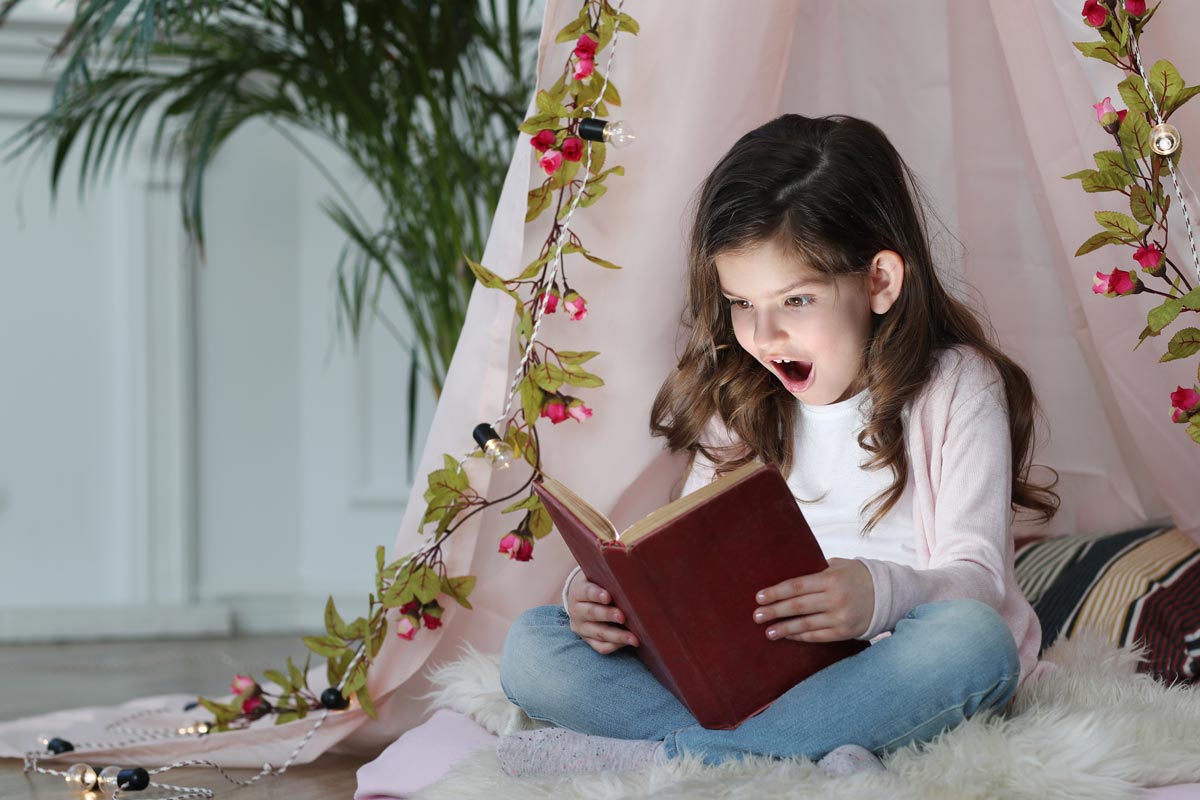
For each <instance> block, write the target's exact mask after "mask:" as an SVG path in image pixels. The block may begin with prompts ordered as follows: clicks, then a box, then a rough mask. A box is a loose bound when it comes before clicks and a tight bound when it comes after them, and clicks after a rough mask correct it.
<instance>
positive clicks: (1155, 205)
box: [1064, 0, 1200, 444]
mask: <svg viewBox="0 0 1200 800" xmlns="http://www.w3.org/2000/svg"><path fill="white" fill-rule="evenodd" d="M1161 5H1162V3H1161V2H1160V3H1159V4H1158V5H1155V6H1154V8H1152V9H1150V10H1149V11H1147V10H1146V0H1124V2H1123V3H1118V2H1117V1H1116V0H1087V2H1085V3H1084V5H1083V12H1082V14H1083V18H1084V21H1085V22H1086V23H1087V24H1088V25H1089V26H1090V27H1092V28H1095V29H1096V31H1097V32H1098V33H1099V34H1100V37H1101V41H1099V42H1075V43H1074V44H1075V47H1076V48H1078V49H1079V51H1080V52H1082V53H1083V54H1084V55H1085V56H1087V57H1088V58H1096V59H1099V60H1101V61H1103V62H1105V63H1107V64H1112V65H1113V66H1116V67H1119V68H1120V69H1121V70H1123V71H1124V72H1125V73H1126V76H1125V78H1124V80H1122V81H1121V82H1120V83H1119V84H1117V91H1118V92H1119V94H1120V95H1121V99H1122V100H1123V101H1124V102H1125V105H1126V108H1124V109H1120V110H1118V109H1116V108H1115V107H1114V106H1113V104H1112V98H1111V97H1105V98H1104V99H1103V100H1101V101H1100V102H1098V103H1095V104H1094V105H1093V106H1092V108H1093V109H1095V111H1096V120H1097V122H1098V123H1099V124H1100V125H1101V126H1102V127H1103V128H1104V130H1105V132H1107V133H1108V134H1110V135H1111V136H1112V137H1113V139H1114V140H1115V141H1116V144H1117V149H1116V150H1102V151H1100V152H1098V153H1096V154H1095V155H1094V156H1093V158H1094V160H1095V162H1096V169H1085V170H1081V171H1079V172H1075V173H1072V174H1070V175H1066V176H1064V177H1065V178H1066V179H1068V180H1079V181H1080V183H1081V185H1082V187H1083V190H1084V191H1085V192H1117V193H1120V194H1122V195H1124V196H1125V197H1127V198H1128V199H1129V211H1130V213H1129V214H1126V213H1124V212H1122V211H1097V212H1096V221H1097V222H1099V223H1100V225H1101V227H1102V228H1103V230H1101V231H1100V232H1099V233H1096V234H1095V235H1093V236H1091V237H1089V238H1088V240H1087V241H1085V242H1084V243H1083V244H1082V245H1080V247H1079V249H1078V250H1077V251H1076V253H1075V255H1076V256H1082V255H1084V254H1086V253H1091V252H1093V251H1095V250H1099V249H1100V248H1101V247H1104V246H1106V245H1116V246H1119V247H1129V248H1132V249H1133V253H1132V258H1133V260H1134V261H1135V262H1136V263H1137V265H1138V266H1137V267H1134V268H1132V269H1128V270H1124V269H1120V268H1117V269H1113V270H1112V272H1109V273H1104V272H1097V273H1096V275H1095V278H1094V279H1093V282H1092V291H1093V292H1094V293H1096V294H1099V295H1103V296H1104V297H1129V296H1131V295H1135V294H1143V293H1148V294H1156V295H1160V296H1162V297H1164V298H1166V299H1165V300H1164V301H1163V302H1162V304H1161V305H1158V306H1156V307H1155V308H1152V309H1150V312H1149V313H1148V314H1147V318H1146V322H1147V324H1146V327H1145V329H1143V330H1142V332H1141V334H1140V335H1139V336H1138V343H1137V345H1135V346H1134V349H1135V350H1136V349H1137V348H1138V347H1140V346H1141V344H1142V342H1144V341H1145V340H1146V339H1147V338H1149V337H1153V336H1159V335H1160V334H1161V333H1162V332H1163V330H1165V329H1166V327H1167V326H1168V325H1170V324H1172V323H1173V322H1175V321H1176V320H1177V319H1178V318H1179V317H1180V316H1181V315H1182V314H1183V313H1184V312H1187V311H1191V312H1200V286H1197V287H1195V288H1193V287H1192V285H1191V283H1189V282H1188V279H1187V277H1186V276H1185V275H1184V273H1183V271H1181V270H1180V268H1179V267H1178V266H1177V265H1176V264H1175V262H1174V261H1172V260H1171V258H1170V257H1169V256H1167V254H1166V246H1167V237H1168V232H1169V231H1168V223H1167V209H1168V208H1170V205H1171V195H1170V193H1169V192H1168V191H1167V190H1166V189H1165V188H1164V186H1163V183H1162V181H1163V178H1167V177H1172V174H1173V171H1174V169H1175V167H1176V165H1177V164H1178V162H1179V156H1180V154H1181V153H1182V148H1181V147H1180V146H1179V141H1178V131H1175V130H1174V128H1173V127H1171V126H1168V125H1165V124H1160V123H1165V122H1166V120H1167V119H1168V118H1169V117H1170V116H1171V114H1173V113H1174V112H1175V111H1177V110H1178V109H1179V108H1180V107H1181V106H1182V105H1183V104H1184V103H1186V102H1187V101H1188V100H1190V99H1191V98H1192V97H1194V96H1195V95H1196V94H1197V93H1200V86H1185V85H1184V81H1183V78H1182V77H1181V76H1180V74H1179V71H1178V70H1177V69H1176V68H1175V66H1174V65H1173V64H1171V62H1169V61H1166V60H1160V61H1157V62H1155V63H1154V65H1153V66H1151V68H1150V71H1149V73H1148V74H1146V75H1145V77H1143V74H1142V69H1141V63H1140V57H1139V55H1138V54H1139V52H1140V51H1139V42H1140V37H1141V34H1142V32H1143V30H1144V29H1145V27H1146V23H1148V22H1149V21H1150V19H1151V17H1153V16H1154V14H1155V12H1156V11H1158V8H1159V6H1161ZM1147 83H1149V89H1150V94H1149V95H1148V94H1147ZM1158 136H1166V137H1167V139H1166V141H1165V144H1166V145H1167V146H1166V147H1165V148H1164V147H1162V146H1159V147H1157V148H1156V146H1155V145H1156V144H1158V143H1157V142H1156V141H1154V139H1155V137H1158ZM1172 136H1173V137H1174V140H1173V141H1172V140H1171V137H1172ZM1171 146H1173V147H1174V148H1175V149H1174V150H1173V152H1170V151H1169V148H1170V147H1171ZM1164 149H1165V150H1168V152H1166V153H1165V154H1163V153H1160V152H1159V151H1160V150H1164ZM1131 214H1132V216H1130V215H1131ZM1188 235H1189V236H1190V235H1191V232H1190V230H1189V231H1188ZM1193 253H1194V251H1193ZM1139 267H1140V269H1141V272H1142V273H1143V274H1142V275H1139V274H1138V268H1139ZM1168 267H1170V269H1171V270H1172V271H1173V272H1174V273H1175V275H1176V276H1177V277H1175V279H1174V281H1172V279H1171V276H1170V275H1168V274H1167V268H1168ZM1147 277H1149V278H1161V279H1162V280H1163V281H1164V282H1165V283H1166V284H1167V291H1160V290H1158V289H1153V288H1151V287H1150V286H1149V285H1147V283H1145V282H1144V281H1145V280H1146V278H1147ZM1198 277H1200V276H1198ZM1197 352H1200V328H1195V327H1185V328H1182V329H1180V330H1178V331H1176V332H1175V334H1174V335H1173V336H1172V337H1171V340H1170V342H1168V344H1167V352H1166V353H1164V354H1163V356H1162V358H1160V359H1159V361H1160V362H1166V361H1174V360H1176V359H1181V358H1188V357H1190V356H1192V355H1195V354H1196V353H1197ZM1196 380H1197V381H1198V382H1200V367H1198V368H1197V376H1196ZM1170 399H1171V419H1172V420H1173V421H1175V422H1177V423H1182V424H1186V425H1187V428H1186V431H1187V433H1188V435H1189V436H1191V438H1192V439H1193V440H1194V441H1195V442H1196V443H1197V444H1200V386H1196V385H1194V386H1192V387H1190V388H1187V387H1183V386H1179V387H1177V388H1176V390H1175V391H1174V392H1172V393H1171V398H1170Z"/></svg>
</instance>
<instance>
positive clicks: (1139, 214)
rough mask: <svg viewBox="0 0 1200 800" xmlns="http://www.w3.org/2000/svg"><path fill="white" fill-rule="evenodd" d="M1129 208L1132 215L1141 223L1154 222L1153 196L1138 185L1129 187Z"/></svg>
mask: <svg viewBox="0 0 1200 800" xmlns="http://www.w3.org/2000/svg"><path fill="white" fill-rule="evenodd" d="M1129 210H1130V211H1132V212H1133V217H1134V219H1136V220H1137V221H1138V222H1140V223H1142V224H1143V225H1153V224H1154V198H1153V197H1151V196H1150V193H1149V192H1147V191H1146V190H1145V189H1143V188H1142V187H1141V186H1139V185H1136V184H1135V185H1134V186H1132V187H1130V189H1129Z"/></svg>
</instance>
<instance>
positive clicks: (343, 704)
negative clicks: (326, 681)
mask: <svg viewBox="0 0 1200 800" xmlns="http://www.w3.org/2000/svg"><path fill="white" fill-rule="evenodd" d="M321 705H322V706H324V707H325V708H328V709H329V710H330V711H341V710H342V709H343V708H347V707H348V706H349V705H350V701H349V700H347V699H346V698H345V697H343V696H342V693H341V691H340V690H338V689H337V688H336V687H333V686H330V687H329V688H328V689H326V690H325V691H323V692H321Z"/></svg>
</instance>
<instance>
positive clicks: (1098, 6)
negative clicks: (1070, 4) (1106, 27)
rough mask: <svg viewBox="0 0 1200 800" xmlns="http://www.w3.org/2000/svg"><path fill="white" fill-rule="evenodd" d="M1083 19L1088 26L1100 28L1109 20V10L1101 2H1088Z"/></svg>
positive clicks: (1084, 8)
mask: <svg viewBox="0 0 1200 800" xmlns="http://www.w3.org/2000/svg"><path fill="white" fill-rule="evenodd" d="M1083 18H1084V19H1085V20H1086V21H1087V24H1088V25H1091V26H1092V27H1093V28H1099V27H1100V26H1101V25H1103V24H1104V21H1105V20H1106V19H1108V9H1107V8H1105V7H1104V4H1103V3H1101V2H1099V0H1087V2H1085V3H1084V4H1083Z"/></svg>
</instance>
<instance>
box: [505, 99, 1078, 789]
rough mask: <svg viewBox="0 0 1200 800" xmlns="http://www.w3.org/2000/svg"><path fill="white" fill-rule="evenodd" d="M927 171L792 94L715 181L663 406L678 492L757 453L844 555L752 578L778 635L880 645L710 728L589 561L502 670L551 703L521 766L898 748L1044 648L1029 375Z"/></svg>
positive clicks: (990, 693)
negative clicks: (669, 685)
mask: <svg viewBox="0 0 1200 800" xmlns="http://www.w3.org/2000/svg"><path fill="white" fill-rule="evenodd" d="M920 197H921V195H920V190H919V189H918V187H917V184H916V181H915V179H914V177H913V176H912V174H911V172H910V171H909V169H908V167H907V165H906V164H905V163H904V161H903V160H902V159H901V158H900V156H899V155H898V154H897V152H896V150H895V149H894V148H893V147H892V145H891V143H890V142H889V141H888V140H887V138H886V137H885V136H884V135H883V133H882V131H880V130H879V129H878V128H877V127H875V126H874V125H872V124H870V123H868V122H864V121H862V120H858V119H853V118H850V117H827V118H821V119H808V118H805V117H801V116H798V115H794V114H788V115H784V116H781V117H779V118H778V119H775V120H772V121H771V122H768V123H767V124H765V125H763V126H762V127H760V128H757V129H756V130H753V131H751V132H750V133H748V134H746V135H745V136H743V137H742V138H741V139H740V140H739V141H738V142H737V143H736V144H735V145H734V146H733V148H732V149H730V151H729V152H728V153H726V154H725V156H724V157H723V158H722V159H721V161H720V162H719V163H718V164H717V166H716V168H715V169H714V170H713V171H712V173H711V174H710V175H709V176H708V178H707V180H706V181H705V182H704V185H703V188H702V190H701V194H700V197H699V201H698V207H697V211H696V219H695V224H694V226H693V228H692V235H691V248H690V259H689V260H690V264H689V271H688V306H687V311H686V315H685V322H686V323H687V324H688V326H689V328H690V331H691V335H690V339H689V341H688V344H687V346H686V349H685V352H684V353H683V356H682V357H681V358H680V360H679V364H678V366H677V367H676V368H675V369H674V370H673V372H672V373H671V375H670V376H669V377H668V379H667V380H666V382H665V383H664V384H663V386H662V388H661V389H660V390H659V392H658V396H657V397H656V399H655V402H654V406H653V409H652V412H651V421H650V427H651V430H652V432H653V433H654V434H655V435H661V436H664V437H666V440H667V443H668V445H669V447H670V449H671V450H673V451H679V450H688V451H690V452H691V454H692V459H691V462H690V469H689V473H688V476H687V479H686V482H685V485H684V488H683V493H685V494H686V493H688V492H690V491H693V490H694V489H696V488H698V487H700V486H702V485H704V484H706V483H707V482H709V481H711V480H712V479H713V478H714V477H715V476H718V475H721V474H723V473H725V472H728V471H730V470H732V469H735V468H737V467H739V466H741V465H743V464H745V463H747V462H748V461H749V460H750V459H753V458H758V459H760V460H762V461H763V462H765V463H773V464H776V465H778V466H779V468H780V470H781V472H782V473H783V474H784V475H785V476H787V480H788V484H789V486H790V487H791V489H792V492H793V494H794V495H795V496H796V497H797V500H798V502H800V503H801V504H802V505H803V506H804V513H805V517H806V519H807V520H808V521H809V524H810V526H811V527H812V530H813V532H814V534H815V535H816V537H817V539H818V541H819V542H820V544H821V547H822V549H823V550H824V552H825V554H826V557H827V559H828V561H829V568H828V569H826V570H825V571H823V572H821V573H817V574H813V575H808V576H804V577H796V578H793V579H791V580H786V581H783V582H782V583H779V584H776V585H774V586H763V587H762V588H761V591H760V592H758V593H757V595H756V598H755V599H756V601H757V604H758V610H757V611H756V612H755V613H754V620H753V621H754V623H757V624H759V625H761V626H762V628H763V635H764V636H766V637H768V638H769V639H792V640H796V641H803V642H831V641H837V640H844V639H862V640H868V641H870V642H871V646H870V647H868V648H867V649H865V650H863V651H862V652H860V653H858V654H856V655H855V656H852V657H850V658H846V659H843V660H841V661H839V662H837V663H835V664H833V665H832V666H830V667H828V668H826V669H824V670H822V671H820V672H818V673H817V674H815V675H813V676H811V677H810V678H808V679H807V680H805V681H803V682H801V683H799V684H797V685H796V686H794V687H792V688H791V689H790V690H789V691H788V692H786V693H785V694H784V695H783V696H781V697H780V698H779V699H778V700H776V701H775V702H774V703H773V704H772V705H770V706H769V707H768V708H766V709H765V710H764V711H762V712H761V713H759V714H757V715H755V716H753V717H751V718H749V719H748V720H746V721H745V722H743V723H742V724H741V725H740V726H738V727H737V728H735V729H733V730H708V729H705V728H703V727H701V726H700V725H699V724H697V722H696V720H695V719H694V718H693V717H692V716H691V715H690V714H689V713H688V711H687V710H686V709H685V708H684V707H683V705H682V704H681V703H680V702H679V701H678V700H677V699H676V698H675V697H674V695H672V694H671V693H670V692H669V691H668V690H667V689H665V688H664V687H663V686H662V685H661V684H660V683H659V682H658V681H657V680H656V679H655V678H654V677H653V675H651V674H650V672H649V671H648V670H647V669H646V668H645V666H644V665H643V664H642V663H641V661H639V660H638V659H637V657H636V656H635V655H634V653H633V651H632V649H631V648H634V647H637V646H638V641H637V639H636V638H635V637H634V636H633V634H632V633H631V632H630V631H629V630H628V629H626V628H624V627H623V626H622V623H623V622H624V616H623V614H622V612H621V609H620V608H617V607H615V606H613V605H612V603H611V596H610V595H609V593H608V592H607V591H606V589H605V587H603V586H600V585H598V584H596V583H593V582H592V581H590V580H588V578H587V576H586V575H583V576H578V577H577V574H578V572H579V570H578V568H577V569H576V570H575V571H574V572H572V573H571V575H570V576H569V577H568V580H567V585H566V586H565V587H564V589H563V607H562V608H560V607H558V606H541V607H538V608H533V609H530V610H529V611H527V612H526V613H525V614H523V615H522V616H521V617H520V618H519V619H517V620H516V622H515V623H514V624H513V626H512V628H511V630H510V631H509V633H508V637H507V639H506V641H505V645H504V653H503V656H502V659H501V665H500V670H501V683H502V685H503V686H504V690H505V693H506V694H507V695H508V697H509V699H510V700H512V701H513V702H514V703H516V704H518V705H519V706H520V707H521V708H522V709H524V710H525V712H526V713H527V714H528V715H529V716H530V717H533V718H535V719H540V720H544V721H547V722H550V723H553V725H554V726H556V727H548V728H543V729H539V730H536V731H530V732H525V733H521V734H516V735H512V736H505V737H502V738H501V740H500V743H499V745H498V747H497V750H498V753H499V755H500V759H501V763H502V764H503V766H504V768H505V770H506V771H507V772H508V773H509V774H512V775H530V774H546V773H555V772H565V771H576V770H586V771H593V770H600V769H634V768H639V767H641V766H644V765H646V764H648V763H652V762H654V761H664V760H667V759H673V758H676V757H679V756H680V755H682V754H683V753H685V752H687V753H691V754H694V755H697V756H699V757H701V758H702V759H703V760H704V762H705V763H709V764H716V763H719V762H721V761H723V760H725V759H727V758H742V757H744V756H746V755H748V754H758V755H769V756H776V757H785V756H797V755H803V756H806V757H808V758H810V759H813V760H818V759H820V763H821V765H822V766H823V767H824V768H826V769H827V770H829V771H831V772H847V771H854V770H857V769H882V764H881V762H880V761H879V759H878V756H880V755H885V754H887V753H889V752H891V751H894V750H896V749H897V748H900V747H903V746H905V745H908V744H912V743H921V742H926V741H929V740H931V739H933V738H934V737H935V736H936V735H937V734H938V733H940V732H942V731H944V730H947V729H949V728H953V727H954V726H956V725H958V724H960V723H961V722H962V721H963V720H965V719H967V718H969V717H971V716H972V715H974V714H976V713H978V712H979V711H982V710H985V709H993V710H995V711H997V712H999V711H1002V710H1003V709H1004V708H1005V707H1006V706H1007V704H1008V702H1009V700H1010V699H1011V698H1012V697H1013V695H1014V693H1015V692H1016V689H1017V687H1018V686H1019V685H1020V683H1021V682H1022V681H1023V680H1025V679H1027V678H1028V677H1029V675H1030V674H1031V673H1032V671H1033V669H1034V667H1035V665H1036V664H1037V663H1038V661H1037V658H1038V648H1039V644H1040V641H1041V628H1040V626H1039V624H1038V620H1037V617H1036V616H1034V612H1033V609H1032V608H1031V606H1030V605H1029V603H1028V602H1027V601H1026V600H1025V598H1024V597H1023V596H1022V594H1021V592H1020V590H1019V589H1018V587H1017V584H1016V581H1015V579H1014V577H1013V540H1012V533H1011V523H1012V515H1013V512H1014V511H1015V509H1016V508H1017V507H1018V506H1020V507H1024V508H1026V509H1030V510H1032V511H1033V512H1036V513H1037V514H1038V515H1039V516H1040V517H1042V518H1043V519H1044V520H1047V521H1048V520H1049V519H1050V518H1051V517H1053V515H1054V513H1055V512H1056V511H1057V506H1058V496H1057V495H1056V494H1055V493H1054V492H1053V491H1051V487H1052V486H1053V485H1054V483H1051V484H1049V485H1048V486H1038V485H1035V484H1033V483H1031V482H1030V481H1029V480H1028V478H1027V476H1028V468H1029V463H1030V459H1031V457H1032V442H1031V439H1032V436H1033V431H1034V414H1035V411H1036V401H1035V398H1034V396H1033V392H1032V390H1031V388H1030V382H1029V379H1028V377H1027V376H1026V375H1025V373H1024V372H1023V371H1022V370H1021V368H1020V367H1018V366H1017V365H1016V364H1015V363H1013V361H1012V360H1010V359H1009V358H1007V357H1006V356H1005V355H1004V354H1003V353H1001V352H1000V351H999V350H998V349H997V348H996V347H995V346H994V345H993V344H991V343H990V342H989V340H988V337H987V336H986V335H985V333H984V330H983V328H982V326H981V324H980V321H979V319H978V318H977V316H976V315H975V313H974V312H972V311H971V310H970V309H969V308H967V307H966V306H965V305H963V304H962V303H960V302H959V301H958V300H956V299H955V298H953V297H952V296H950V295H949V294H947V292H946V290H945V289H944V288H943V287H942V285H941V283H940V282H939V279H938V275H937V273H936V271H935V268H934V263H933V259H932V257H931V254H930V248H929V244H928V240H927V232H926V227H927V226H926V219H925V216H924V213H923V211H922V206H921V204H920ZM1055 482H1057V481H1055ZM868 514H869V517H868V516H867V515H868ZM864 519H865V524H864ZM748 622H749V621H748Z"/></svg>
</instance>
